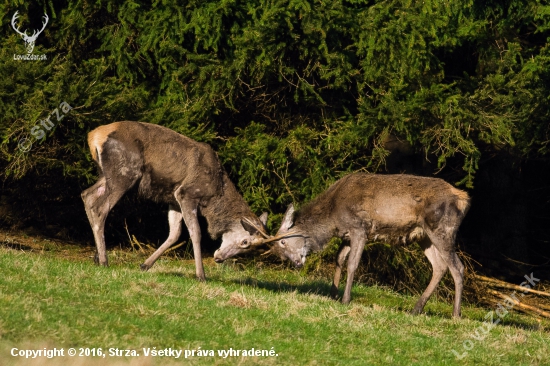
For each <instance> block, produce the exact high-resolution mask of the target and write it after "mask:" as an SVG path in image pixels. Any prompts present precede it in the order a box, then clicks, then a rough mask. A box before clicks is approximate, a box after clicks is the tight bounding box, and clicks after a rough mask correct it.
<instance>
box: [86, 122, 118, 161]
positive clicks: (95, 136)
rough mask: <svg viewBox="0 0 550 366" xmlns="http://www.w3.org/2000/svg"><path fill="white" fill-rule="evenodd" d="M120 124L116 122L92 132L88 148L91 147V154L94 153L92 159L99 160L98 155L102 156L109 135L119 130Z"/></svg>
mask: <svg viewBox="0 0 550 366" xmlns="http://www.w3.org/2000/svg"><path fill="white" fill-rule="evenodd" d="M119 125H120V122H114V123H111V124H108V125H104V126H99V127H98V128H96V129H95V130H93V131H91V132H90V133H89V134H88V146H89V147H90V152H91V153H92V159H94V160H95V161H98V160H97V154H98V153H99V154H101V151H102V148H103V144H104V143H105V140H107V137H109V134H111V132H114V131H116V130H117V129H118V127H119Z"/></svg>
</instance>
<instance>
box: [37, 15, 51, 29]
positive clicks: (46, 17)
mask: <svg viewBox="0 0 550 366" xmlns="http://www.w3.org/2000/svg"><path fill="white" fill-rule="evenodd" d="M43 18H45V19H44V20H45V21H46V22H45V23H42V29H41V30H40V32H39V33H42V31H43V30H44V28H46V25H48V21H49V20H50V18H49V17H48V14H46V13H44V16H43Z"/></svg>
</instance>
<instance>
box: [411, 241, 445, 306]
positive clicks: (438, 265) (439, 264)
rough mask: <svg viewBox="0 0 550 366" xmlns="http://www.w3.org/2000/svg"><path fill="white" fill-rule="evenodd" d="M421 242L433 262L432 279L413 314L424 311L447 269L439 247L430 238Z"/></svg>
mask: <svg viewBox="0 0 550 366" xmlns="http://www.w3.org/2000/svg"><path fill="white" fill-rule="evenodd" d="M419 244H420V246H421V247H422V248H423V249H424V254H425V255H426V257H427V258H428V260H429V261H430V263H431V264H432V279H431V280H430V283H429V284H428V287H426V290H424V293H423V294H422V296H420V298H419V299H418V301H417V302H416V305H415V306H414V309H413V311H412V313H413V314H420V313H421V312H422V310H423V309H424V306H425V305H426V302H427V301H428V299H429V298H430V296H432V294H433V292H434V291H435V289H436V288H437V286H438V285H439V282H440V281H441V279H442V278H443V275H444V274H445V272H446V271H447V263H445V261H444V260H443V258H442V257H441V255H439V252H438V250H437V248H436V247H435V246H434V245H432V243H431V242H430V240H429V239H428V238H426V239H423V240H422V241H421V242H420V243H419Z"/></svg>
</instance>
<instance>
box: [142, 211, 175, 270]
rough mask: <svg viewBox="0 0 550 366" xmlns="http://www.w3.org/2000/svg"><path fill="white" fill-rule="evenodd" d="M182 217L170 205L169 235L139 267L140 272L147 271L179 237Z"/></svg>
mask: <svg viewBox="0 0 550 366" xmlns="http://www.w3.org/2000/svg"><path fill="white" fill-rule="evenodd" d="M182 219H183V216H182V214H181V211H180V208H179V207H176V206H173V205H170V208H169V211H168V224H169V225H170V234H169V235H168V238H167V239H166V240H165V241H164V243H162V245H161V246H160V247H159V248H158V249H157V250H156V251H155V252H154V253H153V254H152V255H151V256H150V257H149V258H147V260H146V261H145V262H144V263H143V264H142V265H141V266H140V268H141V270H142V271H147V270H148V269H149V268H151V267H152V266H153V264H155V262H156V261H157V259H158V258H159V257H160V256H161V255H162V253H164V252H165V251H166V250H167V249H168V248H170V247H171V246H172V245H173V244H174V243H175V242H176V241H177V240H178V239H179V237H180V234H181V221H182Z"/></svg>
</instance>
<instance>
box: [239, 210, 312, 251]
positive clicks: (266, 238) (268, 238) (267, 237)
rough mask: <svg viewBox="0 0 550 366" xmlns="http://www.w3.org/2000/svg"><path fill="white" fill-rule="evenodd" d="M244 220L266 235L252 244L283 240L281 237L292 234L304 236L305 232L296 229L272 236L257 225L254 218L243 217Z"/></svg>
mask: <svg viewBox="0 0 550 366" xmlns="http://www.w3.org/2000/svg"><path fill="white" fill-rule="evenodd" d="M243 220H244V221H246V222H247V223H248V224H249V225H250V226H252V227H253V228H254V229H256V230H258V232H259V233H260V234H261V235H262V236H263V237H264V239H259V240H255V241H254V242H253V243H251V245H252V246H260V245H262V244H267V243H272V242H274V241H277V240H281V239H284V238H288V237H291V236H304V237H305V235H303V234H300V233H299V232H298V231H296V230H291V231H288V232H286V233H282V234H279V235H275V236H271V235H269V234H267V233H266V232H265V231H264V229H263V228H260V227H259V226H258V225H256V224H255V223H254V222H252V220H250V219H248V218H246V217H245V218H243ZM249 246H250V245H247V246H246V247H247V248H248V247H249Z"/></svg>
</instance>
